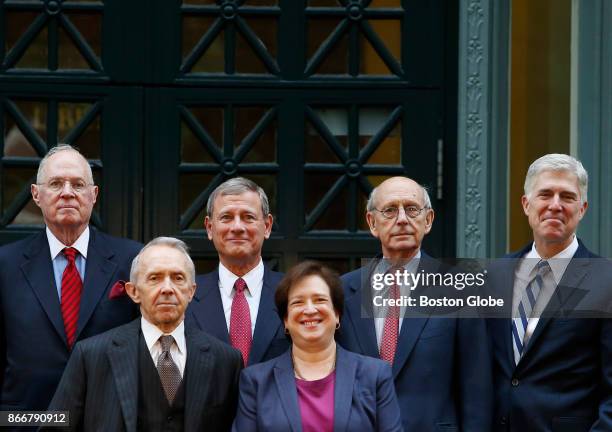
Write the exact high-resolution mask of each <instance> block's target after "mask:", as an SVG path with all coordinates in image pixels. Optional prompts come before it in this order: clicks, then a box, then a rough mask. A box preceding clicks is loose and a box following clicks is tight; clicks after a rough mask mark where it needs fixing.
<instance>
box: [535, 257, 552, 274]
mask: <svg viewBox="0 0 612 432" xmlns="http://www.w3.org/2000/svg"><path fill="white" fill-rule="evenodd" d="M550 270H551V268H550V264H548V261H546V260H540V262H538V263H537V264H536V272H537V273H538V275H540V276H544V275H546V273H548V272H549V271H550Z"/></svg>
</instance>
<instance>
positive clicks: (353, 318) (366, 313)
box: [345, 266, 379, 357]
mask: <svg viewBox="0 0 612 432" xmlns="http://www.w3.org/2000/svg"><path fill="white" fill-rule="evenodd" d="M374 267H375V266H369V267H363V268H362V269H361V272H360V273H359V276H358V280H356V281H355V280H353V281H350V282H349V289H350V293H351V294H350V295H349V296H348V297H347V299H346V301H345V310H346V315H347V317H348V318H349V321H350V323H351V325H352V326H353V330H354V334H355V340H356V341H357V343H358V344H359V346H360V352H361V353H362V354H364V355H367V356H370V357H378V356H379V353H378V344H377V342H376V328H375V326H374V320H373V319H371V317H373V311H372V301H371V286H370V283H369V279H370V269H373V268H374ZM364 272H365V273H366V274H367V275H368V276H367V278H365V279H364V277H365V276H364ZM362 279H363V280H362ZM362 314H363V317H368V318H363V317H362Z"/></svg>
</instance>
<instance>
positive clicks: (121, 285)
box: [108, 280, 127, 300]
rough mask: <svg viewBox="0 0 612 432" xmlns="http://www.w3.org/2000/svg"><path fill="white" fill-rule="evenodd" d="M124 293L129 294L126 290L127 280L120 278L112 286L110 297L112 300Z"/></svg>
mask: <svg viewBox="0 0 612 432" xmlns="http://www.w3.org/2000/svg"><path fill="white" fill-rule="evenodd" d="M124 295H127V293H126V292H125V281H123V280H118V281H117V282H115V284H114V285H113V287H112V288H111V290H110V293H109V294H108V298H109V299H111V300H112V299H116V298H118V297H121V296H124Z"/></svg>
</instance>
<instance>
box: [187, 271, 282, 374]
mask: <svg viewBox="0 0 612 432" xmlns="http://www.w3.org/2000/svg"><path fill="white" fill-rule="evenodd" d="M282 278H283V274H282V273H278V272H275V271H271V270H269V269H268V268H267V267H264V277H263V287H262V291H261V299H260V300H259V310H258V311H257V322H256V323H255V331H254V332H253V343H252V345H251V352H250V354H249V363H248V365H253V364H256V363H261V362H262V361H266V360H269V359H272V358H274V357H277V356H279V355H281V354H282V353H284V352H285V351H287V349H289V345H290V344H289V340H288V339H287V337H286V336H285V326H284V325H283V323H282V322H281V320H280V318H279V317H278V313H277V311H276V306H275V304H274V293H275V291H276V285H278V283H279V282H280V280H281V279H282ZM196 284H197V289H196V293H195V295H194V297H193V300H192V302H191V303H190V304H189V306H188V308H187V312H186V316H185V322H186V325H194V324H195V325H196V326H197V328H199V329H201V330H204V331H205V332H207V333H209V334H211V335H213V336H214V337H216V338H217V339H219V340H220V341H222V342H225V343H227V344H229V343H230V340H229V333H228V331H227V321H225V315H224V314H223V303H222V301H221V293H220V292H219V269H218V268H217V269H216V270H215V271H212V272H210V273H207V274H205V275H199V276H198V277H196Z"/></svg>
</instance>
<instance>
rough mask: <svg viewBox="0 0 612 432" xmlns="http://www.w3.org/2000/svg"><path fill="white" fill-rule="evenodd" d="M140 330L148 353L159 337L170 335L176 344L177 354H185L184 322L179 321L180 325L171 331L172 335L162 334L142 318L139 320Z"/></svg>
mask: <svg viewBox="0 0 612 432" xmlns="http://www.w3.org/2000/svg"><path fill="white" fill-rule="evenodd" d="M140 328H141V329H142V335H143V336H144V338H145V342H146V343H147V348H148V349H149V352H151V349H152V348H153V345H155V342H157V341H158V340H159V337H160V336H161V335H171V336H172V337H173V338H174V341H175V342H176V346H177V347H178V350H179V352H180V353H181V354H182V353H185V352H186V342H185V321H181V323H180V324H179V325H178V326H176V328H175V329H174V330H173V331H172V333H164V332H162V331H161V330H160V329H159V328H158V327H157V326H156V325H154V324H151V323H150V322H149V321H148V320H147V319H146V318H145V317H144V316H143V317H141V319H140Z"/></svg>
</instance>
